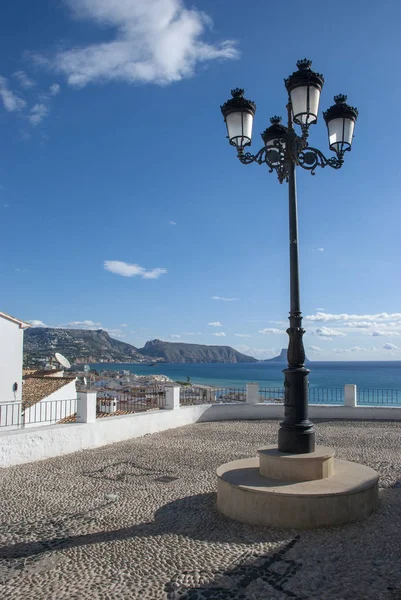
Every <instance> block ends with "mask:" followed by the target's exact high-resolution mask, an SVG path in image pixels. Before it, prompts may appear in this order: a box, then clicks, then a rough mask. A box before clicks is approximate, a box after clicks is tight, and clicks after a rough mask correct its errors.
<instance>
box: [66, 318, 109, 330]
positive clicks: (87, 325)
mask: <svg viewBox="0 0 401 600" xmlns="http://www.w3.org/2000/svg"><path fill="white" fill-rule="evenodd" d="M101 326H102V324H101V323H95V322H94V321H89V320H87V321H71V323H67V325H61V326H60V327H66V328H72V329H74V328H75V329H100V327H101Z"/></svg>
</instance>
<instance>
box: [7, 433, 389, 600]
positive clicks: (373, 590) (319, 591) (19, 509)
mask: <svg viewBox="0 0 401 600" xmlns="http://www.w3.org/2000/svg"><path fill="white" fill-rule="evenodd" d="M277 428H278V421H253V422H252V421H242V422H222V423H202V424H197V425H191V426H187V427H181V428H179V429H174V430H171V431H167V432H164V433H159V434H153V435H147V436H145V437H143V438H140V439H135V440H131V441H128V442H122V443H119V444H114V445H112V446H107V447H105V448H100V449H97V450H87V451H84V452H79V453H76V454H72V455H69V456H64V457H60V458H54V459H49V460H46V461H42V462H38V463H33V464H29V465H22V466H18V467H12V468H10V469H3V470H0V485H1V488H0V489H1V496H0V497H1V502H0V524H1V525H0V598H1V599H2V600H11V599H12V600H20V599H24V600H42V599H46V600H48V599H49V600H50V599H57V600H65V599H68V600H71V599H77V600H106V599H107V600H120V599H124V600H125V599H127V600H128V599H129V600H136V599H138V600H139V599H141V600H159V599H160V600H198V599H199V600H204V599H209V600H215V599H237V600H239V599H243V600H273V599H274V600H287V599H288V598H292V599H298V600H301V599H310V600H351V599H352V600H370V599H372V600H381V599H383V600H401V483H400V482H401V456H400V433H401V425H400V424H398V423H394V422H352V423H351V422H346V421H326V422H321V423H317V432H318V434H317V437H318V443H320V444H325V445H331V446H334V448H335V449H336V453H337V457H339V458H344V459H348V460H354V461H358V462H362V463H365V464H367V465H369V466H371V467H373V468H375V469H377V470H378V471H379V472H380V475H381V487H382V491H381V505H380V509H379V510H378V511H377V512H376V513H375V514H374V515H372V516H371V517H370V518H369V519H367V520H366V521H363V522H360V523H355V524H352V525H347V526H343V527H337V528H333V529H320V530H315V531H309V532H296V531H283V530H272V529H268V528H262V527H253V526H249V525H242V524H240V523H235V522H233V521H229V520H228V519H226V518H224V517H222V516H220V515H219V514H218V512H217V511H216V508H215V486H216V477H215V469H216V467H217V466H218V465H220V464H221V463H224V462H228V461H230V460H235V459H238V458H242V457H247V456H253V455H255V453H256V450H257V448H259V447H261V446H263V445H266V444H271V443H274V442H275V441H276V436H277Z"/></svg>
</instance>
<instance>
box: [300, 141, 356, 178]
mask: <svg viewBox="0 0 401 600" xmlns="http://www.w3.org/2000/svg"><path fill="white" fill-rule="evenodd" d="M343 163H344V158H343V156H340V155H339V156H338V157H335V156H332V157H331V158H326V157H325V156H324V154H323V153H322V152H320V150H318V149H317V148H312V147H310V146H307V147H306V148H304V149H303V150H301V152H300V153H299V154H298V157H297V164H298V165H299V166H300V167H302V168H303V169H306V170H307V171H310V172H311V175H315V169H316V168H317V167H322V168H324V167H326V166H329V167H332V168H333V169H340V168H341V167H342V165H343Z"/></svg>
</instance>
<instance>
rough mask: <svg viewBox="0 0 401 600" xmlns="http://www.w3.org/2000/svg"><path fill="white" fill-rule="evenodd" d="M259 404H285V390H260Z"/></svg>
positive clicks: (271, 388) (277, 388) (269, 388)
mask: <svg viewBox="0 0 401 600" xmlns="http://www.w3.org/2000/svg"><path fill="white" fill-rule="evenodd" d="M259 402H284V388H280V387H266V388H259Z"/></svg>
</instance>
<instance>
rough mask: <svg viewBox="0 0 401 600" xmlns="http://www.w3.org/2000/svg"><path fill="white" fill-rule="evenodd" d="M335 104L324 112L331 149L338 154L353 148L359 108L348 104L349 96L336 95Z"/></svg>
mask: <svg viewBox="0 0 401 600" xmlns="http://www.w3.org/2000/svg"><path fill="white" fill-rule="evenodd" d="M334 101H335V104H333V106H331V107H330V108H329V109H327V110H326V111H325V112H324V113H323V117H324V120H325V121H326V125H327V130H328V134H329V147H330V150H332V151H333V152H336V153H337V154H338V155H342V154H344V152H346V151H347V150H351V144H352V138H353V135H354V127H355V123H356V120H357V118H358V110H357V109H356V108H354V107H353V106H349V105H348V104H346V101H347V96H344V95H343V94H339V95H338V96H334Z"/></svg>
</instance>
